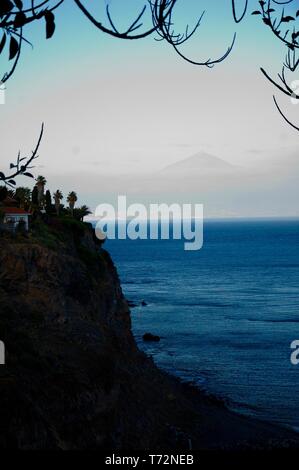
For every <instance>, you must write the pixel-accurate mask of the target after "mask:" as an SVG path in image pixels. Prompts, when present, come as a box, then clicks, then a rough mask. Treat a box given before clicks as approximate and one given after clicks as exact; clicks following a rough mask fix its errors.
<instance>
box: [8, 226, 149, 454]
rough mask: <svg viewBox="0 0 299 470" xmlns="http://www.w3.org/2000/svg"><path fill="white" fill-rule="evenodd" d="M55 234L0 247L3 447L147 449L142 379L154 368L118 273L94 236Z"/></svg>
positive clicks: (57, 230)
mask: <svg viewBox="0 0 299 470" xmlns="http://www.w3.org/2000/svg"><path fill="white" fill-rule="evenodd" d="M53 230H54V231H52V232H51V236H50V237H49V233H47V237H46V238H45V236H44V234H43V236H42V237H37V238H35V237H31V238H26V237H19V238H18V237H17V238H15V239H10V238H2V239H1V241H0V339H1V340H2V341H4V343H5V346H6V365H5V366H1V367H0V426H1V431H0V447H1V448H9V447H12V448H21V449H27V448H33V449H39V448H47V449H49V448H62V449H71V448H79V449H84V448H103V447H105V448H122V447H128V446H129V445H130V443H131V444H132V442H134V446H136V448H140V447H141V448H142V447H146V446H147V445H148V444H149V443H150V442H152V440H153V437H154V427H156V424H157V423H153V422H152V421H153V420H152V417H151V415H152V413H151V412H147V411H146V410H145V409H144V405H143V389H146V385H145V383H144V382H142V380H141V379H140V376H141V375H142V376H143V377H144V376H145V375H146V373H147V372H146V371H147V370H150V369H152V368H153V365H152V363H151V361H149V360H148V359H146V358H145V357H144V356H143V355H142V354H141V353H140V352H139V351H138V350H137V348H136V346H135V343H134V340H133V337H132V333H131V329H130V326H131V325H130V312H129V308H128V305H127V302H126V300H125V299H124V297H123V294H122V291H121V287H120V283H119V280H118V276H117V273H116V270H115V268H114V265H113V263H112V261H111V259H110V257H109V255H108V253H107V252H106V251H104V250H103V249H100V248H99V246H98V245H97V244H96V243H95V241H94V239H93V236H92V231H91V229H87V228H86V229H85V230H84V229H83V230H82V227H81V232H80V231H79V232H80V233H77V232H78V230H77V228H76V230H75V232H74V230H73V228H71V229H70V228H69V227H68V230H67V231H66V230H65V228H64V229H63V230H62V228H61V227H58V228H57V227H54V229H53ZM53 234H54V235H53ZM61 234H64V235H63V236H61ZM58 235H59V236H58ZM62 238H64V240H61V239H62ZM143 380H144V379H143Z"/></svg>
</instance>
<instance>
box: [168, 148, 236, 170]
mask: <svg viewBox="0 0 299 470" xmlns="http://www.w3.org/2000/svg"><path fill="white" fill-rule="evenodd" d="M234 169H236V167H235V166H234V165H231V164H230V163H228V162H226V161H225V160H222V159H221V158H219V157H215V156H214V155H210V154H208V153H205V152H199V153H197V154H195V155H192V156H191V157H188V158H186V159H184V160H180V161H179V162H176V163H173V164H172V165H168V166H167V167H165V168H163V170H161V171H160V172H159V174H160V175H168V174H169V175H174V174H182V173H183V174H185V173H188V174H194V173H195V174H197V175H198V174H200V173H201V174H205V173H215V172H216V173H222V172H225V173H226V172H229V171H232V170H234Z"/></svg>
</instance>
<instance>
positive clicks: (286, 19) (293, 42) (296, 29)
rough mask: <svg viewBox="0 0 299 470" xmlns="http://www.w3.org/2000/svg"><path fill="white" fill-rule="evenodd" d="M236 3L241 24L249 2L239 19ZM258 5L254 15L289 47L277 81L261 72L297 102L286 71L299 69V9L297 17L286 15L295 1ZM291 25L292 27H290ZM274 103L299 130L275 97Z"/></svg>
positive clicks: (264, 71)
mask: <svg viewBox="0 0 299 470" xmlns="http://www.w3.org/2000/svg"><path fill="white" fill-rule="evenodd" d="M236 3H237V2H236V0H232V8H233V16H234V19H235V21H236V22H240V21H241V20H242V19H243V18H244V16H245V14H246V11H247V9H248V1H247V0H246V1H245V5H244V10H243V13H242V15H241V16H240V17H239V18H238V17H237V15H236ZM258 4H259V9H258V10H254V11H253V12H252V15H256V16H260V17H261V18H262V21H263V23H264V24H265V25H266V26H267V27H268V28H269V29H270V31H271V32H272V34H273V35H274V36H275V38H276V39H278V40H279V41H280V42H281V43H282V44H283V45H284V46H286V47H287V53H286V56H285V60H284V62H283V64H282V69H281V72H280V73H278V80H277V81H276V80H275V79H273V78H272V77H271V76H270V75H269V74H268V73H267V72H266V70H265V69H264V68H263V67H261V72H262V73H263V75H264V76H265V77H266V78H267V79H268V80H269V81H270V83H271V84H272V85H274V87H275V88H276V89H278V90H279V91H280V92H282V93H283V94H285V95H287V96H289V97H290V98H292V99H296V100H297V99H299V95H298V94H297V92H296V90H295V89H293V88H292V87H291V85H289V84H288V81H287V77H286V70H288V71H289V72H291V73H293V72H295V71H296V70H297V69H298V67H299V58H298V57H297V54H298V49H299V43H298V39H299V25H298V23H297V20H298V18H299V9H298V10H297V11H296V13H295V16H293V14H291V13H292V10H291V11H289V12H287V13H286V8H291V7H294V6H295V5H296V3H295V0H284V1H278V0H267V1H264V0H260V1H259V2H258ZM298 8H299V5H298ZM289 13H290V14H289ZM290 24H291V25H292V27H290ZM274 102H275V105H276V107H277V109H278V111H279V113H280V114H281V116H282V117H283V118H284V119H285V121H286V122H287V123H288V124H290V125H291V126H292V127H293V128H294V129H297V130H298V127H297V126H295V125H294V124H292V123H291V122H290V121H289V119H287V118H286V116H285V115H284V113H283V112H282V111H281V109H280V107H279V105H278V103H277V100H276V98H275V96H274Z"/></svg>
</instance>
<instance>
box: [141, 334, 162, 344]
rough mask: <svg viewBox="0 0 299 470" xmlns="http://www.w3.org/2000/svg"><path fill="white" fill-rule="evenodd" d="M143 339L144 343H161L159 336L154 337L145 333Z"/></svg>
mask: <svg viewBox="0 0 299 470" xmlns="http://www.w3.org/2000/svg"><path fill="white" fill-rule="evenodd" d="M142 339H143V341H154V342H158V341H160V339H161V338H160V336H157V335H153V334H152V333H145V334H144V335H143V336H142Z"/></svg>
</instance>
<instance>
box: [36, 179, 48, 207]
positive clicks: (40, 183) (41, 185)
mask: <svg viewBox="0 0 299 470" xmlns="http://www.w3.org/2000/svg"><path fill="white" fill-rule="evenodd" d="M46 184H47V180H46V178H45V177H44V176H41V175H40V176H38V177H37V178H36V187H37V190H38V196H37V200H38V204H39V206H41V205H42V203H43V200H44V192H45V186H46Z"/></svg>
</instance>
